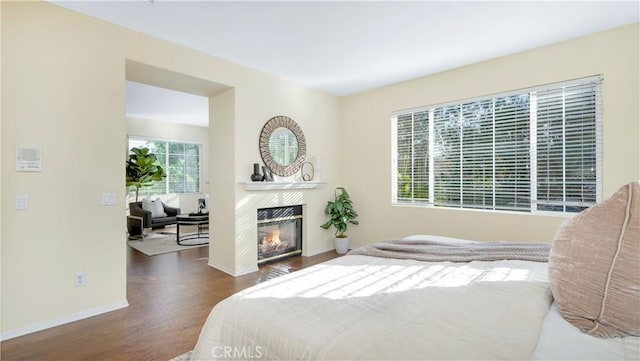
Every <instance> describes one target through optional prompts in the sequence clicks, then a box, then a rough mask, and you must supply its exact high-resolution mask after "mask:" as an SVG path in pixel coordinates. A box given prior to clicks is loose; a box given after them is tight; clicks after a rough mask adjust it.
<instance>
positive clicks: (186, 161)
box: [129, 137, 201, 195]
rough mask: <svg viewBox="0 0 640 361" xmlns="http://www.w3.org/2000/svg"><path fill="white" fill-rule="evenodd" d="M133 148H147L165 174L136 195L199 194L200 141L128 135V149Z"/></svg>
mask: <svg viewBox="0 0 640 361" xmlns="http://www.w3.org/2000/svg"><path fill="white" fill-rule="evenodd" d="M134 147H137V148H145V147H146V148H149V150H150V151H151V152H152V153H154V154H155V155H156V157H157V159H158V165H160V166H162V167H163V168H164V170H165V172H166V173H167V177H166V178H165V179H163V180H162V181H157V182H154V184H153V186H151V187H145V188H141V189H140V194H146V195H157V194H169V193H200V150H201V145H200V144H195V143H181V142H172V141H166V140H159V139H146V138H134V137H129V149H131V148H134Z"/></svg>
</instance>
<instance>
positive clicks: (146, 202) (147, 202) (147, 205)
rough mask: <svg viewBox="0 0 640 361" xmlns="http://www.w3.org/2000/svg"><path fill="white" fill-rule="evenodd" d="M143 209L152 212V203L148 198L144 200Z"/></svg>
mask: <svg viewBox="0 0 640 361" xmlns="http://www.w3.org/2000/svg"><path fill="white" fill-rule="evenodd" d="M142 209H144V210H145V211H151V201H150V200H148V199H147V198H145V199H143V200H142Z"/></svg>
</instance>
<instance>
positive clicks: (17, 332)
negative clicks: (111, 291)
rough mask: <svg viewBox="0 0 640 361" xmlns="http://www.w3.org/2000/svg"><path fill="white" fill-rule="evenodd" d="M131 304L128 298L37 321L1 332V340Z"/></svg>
mask: <svg viewBox="0 0 640 361" xmlns="http://www.w3.org/2000/svg"><path fill="white" fill-rule="evenodd" d="M128 306H129V302H127V301H126V300H124V301H120V302H116V303H112V304H110V305H105V306H102V307H97V308H93V309H90V310H86V311H82V312H78V313H73V314H70V315H67V316H64V317H61V318H57V319H54V320H49V321H45V322H41V323H37V324H35V325H30V326H26V327H22V328H19V329H16V330H10V331H6V332H2V334H0V341H6V340H9V339H12V338H15V337H19V336H24V335H27V334H30V333H34V332H38V331H42V330H46V329H48V328H52V327H56V326H61V325H64V324H66V323H70V322H75V321H80V320H82V319H85V318H89V317H93V316H98V315H101V314H103V313H107V312H111V311H115V310H118V309H121V308H125V307H128Z"/></svg>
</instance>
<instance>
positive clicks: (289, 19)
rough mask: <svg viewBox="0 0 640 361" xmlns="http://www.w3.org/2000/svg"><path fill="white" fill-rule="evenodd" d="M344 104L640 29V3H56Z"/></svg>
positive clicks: (160, 0)
mask: <svg viewBox="0 0 640 361" xmlns="http://www.w3.org/2000/svg"><path fill="white" fill-rule="evenodd" d="M52 2H53V3H55V4H57V5H59V6H63V7H66V8H69V9H71V10H74V11H78V12H80V13H84V14H87V15H90V16H94V17H97V18H100V19H103V20H105V21H108V22H111V23H115V24H118V25H120V26H123V27H126V28H130V29H133V30H137V31H140V32H142V33H146V34H149V35H152V36H154V37H158V38H161V39H165V40H168V41H170V42H173V43H177V44H181V45H184V46H186V47H189V48H192V49H196V50H199V51H202V52H205V53H208V54H211V55H214V56H217V57H220V58H223V59H226V60H229V61H231V62H234V63H238V64H242V65H245V66H248V67H250V68H254V69H257V70H261V71H264V72H266V73H270V74H274V75H277V76H279V77H282V78H286V79H289V80H292V81H295V82H297V83H300V84H303V85H306V86H309V87H312V88H316V89H319V90H322V91H325V92H328V93H331V94H335V95H338V96H344V95H350V94H354V93H358V92H362V91H366V90H369V89H373V88H377V87H380V86H384V85H388V84H392V83H396V82H399V81H403V80H408V79H412V78H416V77H420V76H424V75H428V74H433V73H436V72H440V71H444V70H447V69H452V68H456V67H460V66H464V65H468V64H472V63H476V62H479V61H483V60H487V59H491V58H496V57H499V56H503V55H508V54H512V53H516V52H520V51H523V50H526V49H531V48H535V47H539V46H543V45H546V44H551V43H555V42H559V41H562V40H567V39H571V38H575V37H578V36H582V35H586V34H589V33H594V32H598V31H602V30H605V29H609V28H613V27H617V26H622V25H625V24H630V23H634V22H638V21H640V3H639V2H638V1H565V2H558V1H495V2H489V1H411V2H398V1H375V2H365V1H350V2H346V1H344V2H343V1H297V2H291V1H288V2H275V1H253V2H244V1H168V0H155V1H154V0H146V1H144V0H137V1H52Z"/></svg>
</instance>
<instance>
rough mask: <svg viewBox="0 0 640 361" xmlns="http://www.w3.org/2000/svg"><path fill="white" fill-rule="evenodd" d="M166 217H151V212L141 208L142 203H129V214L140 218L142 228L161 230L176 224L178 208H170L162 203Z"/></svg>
mask: <svg viewBox="0 0 640 361" xmlns="http://www.w3.org/2000/svg"><path fill="white" fill-rule="evenodd" d="M157 201H159V200H157ZM162 208H164V213H166V214H167V216H166V217H152V214H151V211H148V210H145V209H143V208H142V202H131V203H129V213H130V214H131V215H132V216H136V217H141V218H142V224H143V227H144V228H152V229H157V228H163V227H164V226H168V225H171V224H176V221H177V220H176V216H177V215H178V214H180V208H175V207H170V206H168V205H166V204H164V203H162Z"/></svg>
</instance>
